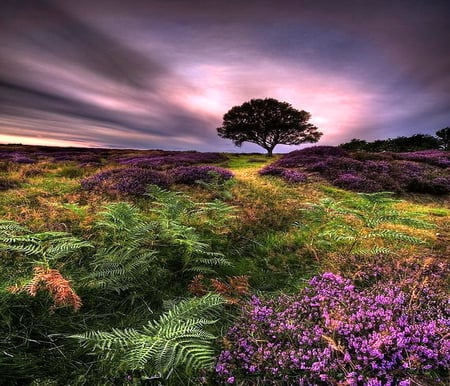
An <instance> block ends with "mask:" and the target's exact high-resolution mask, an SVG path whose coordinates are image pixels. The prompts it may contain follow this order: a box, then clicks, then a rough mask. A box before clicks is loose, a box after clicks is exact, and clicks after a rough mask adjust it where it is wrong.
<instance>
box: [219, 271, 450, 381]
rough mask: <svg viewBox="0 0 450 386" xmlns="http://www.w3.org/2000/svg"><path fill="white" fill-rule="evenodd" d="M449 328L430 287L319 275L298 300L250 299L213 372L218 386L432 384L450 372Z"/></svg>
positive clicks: (443, 304) (444, 307) (449, 313)
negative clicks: (360, 285) (361, 283)
mask: <svg viewBox="0 0 450 386" xmlns="http://www.w3.org/2000/svg"><path fill="white" fill-rule="evenodd" d="M410 288H411V287H410ZM449 327H450V309H449V307H448V301H444V300H443V299H442V298H441V297H439V296H438V295H437V294H436V293H435V292H434V291H433V290H432V288H431V287H429V286H426V285H424V286H422V287H421V288H415V289H414V290H406V289H403V288H401V287H399V286H397V285H395V283H394V282H387V283H386V282H384V283H383V282H380V283H379V284H378V285H375V286H373V287H370V288H364V289H357V288H356V287H355V286H354V285H353V284H352V282H351V281H350V280H348V279H344V278H343V277H341V276H338V275H335V274H332V273H325V274H323V275H321V276H317V277H314V278H313V279H312V280H311V281H310V282H309V286H308V287H306V288H305V289H304V290H303V291H302V292H301V293H300V294H298V295H294V296H287V295H284V296H281V297H279V298H277V299H269V300H262V299H260V298H258V297H256V296H254V297H253V298H252V299H251V301H250V302H249V303H248V304H247V305H246V306H244V307H243V310H242V314H241V316H240V317H239V319H238V320H237V322H236V323H235V324H234V326H233V327H232V328H231V329H230V330H229V331H228V333H227V336H226V339H225V342H226V349H225V350H223V351H222V352H221V354H220V356H219V359H218V362H217V364H216V367H215V371H216V375H217V377H218V382H221V383H222V384H235V383H236V384H243V383H242V382H244V384H246V385H257V384H272V385H274V384H278V385H281V384H286V385H293V384H298V385H337V384H341V385H349V386H350V385H351V386H362V385H372V386H375V385H402V386H406V385H412V384H413V383H412V380H413V379H415V377H421V379H426V380H428V381H430V382H432V384H438V382H439V377H445V376H448V372H447V371H448V368H449V366H450V338H449V335H448V331H449ZM442 384H443V383H442Z"/></svg>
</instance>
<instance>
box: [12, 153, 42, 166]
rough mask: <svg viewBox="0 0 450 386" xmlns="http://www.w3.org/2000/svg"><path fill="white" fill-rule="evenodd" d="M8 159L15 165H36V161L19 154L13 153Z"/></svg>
mask: <svg viewBox="0 0 450 386" xmlns="http://www.w3.org/2000/svg"><path fill="white" fill-rule="evenodd" d="M10 159H11V161H12V162H15V163H17V164H34V163H36V160H34V159H32V158H30V157H28V156H26V155H24V154H21V153H13V154H12V155H11V158H10Z"/></svg>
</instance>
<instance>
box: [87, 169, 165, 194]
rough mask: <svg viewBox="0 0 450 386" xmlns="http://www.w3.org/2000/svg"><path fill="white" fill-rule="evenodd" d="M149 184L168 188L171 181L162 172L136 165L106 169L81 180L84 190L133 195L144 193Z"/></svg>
mask: <svg viewBox="0 0 450 386" xmlns="http://www.w3.org/2000/svg"><path fill="white" fill-rule="evenodd" d="M148 185H158V186H160V187H162V188H166V187H168V185H169V183H168V180H167V178H166V176H165V175H164V174H162V173H160V172H157V171H154V170H150V169H141V168H136V167H130V168H123V169H111V170H106V171H103V172H100V173H97V174H94V175H93V176H90V177H87V178H84V179H83V180H82V181H81V188H82V189H84V190H90V191H96V192H104V193H109V194H120V195H131V196H140V195H143V194H144V193H145V192H146V190H147V186H148Z"/></svg>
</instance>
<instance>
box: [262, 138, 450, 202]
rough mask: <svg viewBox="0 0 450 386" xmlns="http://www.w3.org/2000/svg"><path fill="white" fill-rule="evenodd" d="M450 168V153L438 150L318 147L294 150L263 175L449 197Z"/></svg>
mask: <svg viewBox="0 0 450 386" xmlns="http://www.w3.org/2000/svg"><path fill="white" fill-rule="evenodd" d="M449 165H450V156H449V155H448V153H447V152H443V151H438V150H430V151H420V152H411V153H383V154H381V155H380V154H375V153H364V154H363V153H354V154H350V153H348V152H346V151H345V150H344V149H342V148H336V147H332V146H315V147H310V148H306V149H302V150H297V151H293V152H292V153H289V154H287V155H285V156H283V157H282V158H280V159H279V160H278V161H276V162H274V163H273V164H271V165H269V166H267V167H266V168H264V169H263V170H261V172H260V173H261V174H262V175H265V174H272V175H279V176H282V177H283V175H284V174H286V173H287V170H290V171H291V172H292V173H294V172H296V173H302V171H307V172H313V173H319V174H320V175H321V176H322V177H324V178H325V179H327V180H328V181H330V182H331V183H333V184H334V185H336V186H338V187H340V188H343V189H349V190H354V191H357V192H377V191H394V192H404V191H410V192H418V193H429V194H447V193H449V192H450V168H448V166H449ZM436 166H438V167H436ZM286 179H288V178H286Z"/></svg>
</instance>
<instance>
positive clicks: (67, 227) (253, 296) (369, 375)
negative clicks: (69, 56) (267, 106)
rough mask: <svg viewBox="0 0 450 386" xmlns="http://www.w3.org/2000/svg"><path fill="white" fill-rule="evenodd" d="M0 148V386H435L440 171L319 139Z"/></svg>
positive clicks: (439, 327) (442, 286)
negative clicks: (232, 148)
mask: <svg viewBox="0 0 450 386" xmlns="http://www.w3.org/2000/svg"><path fill="white" fill-rule="evenodd" d="M13 154H16V155H17V154H20V155H22V156H24V157H27V158H29V159H31V160H33V161H34V162H33V163H20V162H14V161H13V160H12V156H11V155H13ZM305 154H307V155H308V157H309V158H311V159H312V160H313V161H314V162H312V164H308V163H307V162H303V161H301V160H302V159H303V160H304V159H305V156H304V155H305ZM397 156H400V154H397ZM308 157H306V158H308ZM330 157H334V158H333V159H334V160H335V161H336V160H337V159H339V162H337V161H336V162H334V161H333V162H331V161H330V160H329V159H328V158H330ZM439 157H442V156H441V155H439ZM0 158H1V161H0V170H1V178H0V179H1V180H2V181H0V184H1V183H3V187H0V257H1V259H0V264H1V265H0V267H1V270H0V283H1V285H0V300H1V301H0V315H1V316H0V319H1V323H0V335H1V336H2V338H1V339H0V374H1V376H0V378H1V381H0V383H1V384H2V385H3V384H5V385H8V386H9V385H11V386H16V385H33V386H37V385H69V384H70V385H72V384H73V385H83V384H84V385H148V384H158V385H174V386H175V385H189V384H191V385H199V384H204V385H217V384H236V385H264V384H274V385H291V384H302V382H303V384H305V385H308V384H311V385H338V384H342V385H343V384H354V385H358V386H359V385H370V384H372V385H378V384H379V385H386V384H392V385H396V386H397V385H407V384H411V385H414V384H416V385H423V386H431V385H442V386H443V385H445V384H448V381H449V374H448V370H447V368H448V360H449V359H448V358H449V353H448V346H447V345H448V336H447V335H446V334H448V330H449V326H448V319H449V314H448V312H449V311H448V283H449V265H448V256H449V255H450V249H449V245H450V244H449V237H450V234H449V229H450V227H449V226H450V205H449V195H448V193H445V189H446V184H447V183H448V180H447V178H448V175H447V172H448V168H445V167H440V166H438V165H437V164H430V163H426V162H424V161H418V160H412V159H403V158H402V159H400V158H398V157H397V158H396V156H395V155H392V154H390V153H377V154H373V153H367V152H356V153H351V152H348V151H346V150H345V149H341V148H334V147H315V148H309V149H304V150H302V151H301V152H300V153H299V152H292V153H290V154H286V155H274V156H273V158H268V157H266V156H265V155H264V154H255V153H253V154H218V153H199V152H176V151H163V150H142V151H140V150H133V149H81V148H56V147H43V146H20V145H10V146H0ZM274 161H275V162H274ZM277 162H280V163H281V164H280V165H277ZM302 162H303V163H302ZM327 162H329V163H330V164H331V165H339V167H338V166H335V168H334V169H333V170H332V171H329V173H330V174H329V175H330V177H329V178H330V179H328V178H325V177H324V176H325V173H328V172H327ZM274 163H275V165H274ZM300 164H301V165H303V166H299V165H300ZM311 168H313V169H314V170H311ZM396 168H398V169H399V170H401V173H400V172H398V173H397V174H395V173H394V172H395V170H396ZM424 173H428V175H427V177H426V178H425V179H424V180H425V181H427V185H423V186H421V185H419V184H418V183H417V181H418V180H419V179H420V178H423V174H424ZM378 175H383V181H381V180H376V176H378ZM339 178H340V180H341V181H343V182H342V187H344V185H345V184H351V185H352V186H355V187H354V189H360V188H361V189H365V190H364V191H363V192H355V191H352V190H348V189H346V188H345V187H344V189H342V188H341V187H338V186H336V185H334V183H333V181H335V180H337V179H339ZM402 179H404V182H403V180H402ZM373 181H375V182H373ZM408 181H409V182H411V181H415V182H414V184H412V185H411V188H413V189H415V192H414V194H410V192H411V191H410V190H409V191H407V190H402V189H399V188H398V187H399V186H403V185H402V184H405V183H406V182H408ZM432 181H434V184H435V185H434V189H435V191H436V192H437V193H438V194H435V195H430V194H429V189H430V186H431V185H430V183H431V182H432ZM374 183H376V184H382V186H383V187H386V186H389V187H391V188H390V189H389V190H390V191H391V192H396V193H388V192H372V191H371V190H372V188H371V186H373V184H374ZM370 184H372V185H370ZM368 187H369V188H368ZM373 189H375V188H373ZM397 189H398V190H397ZM367 190H369V191H367ZM425 192H426V194H424V193H425ZM405 193H406V194H405Z"/></svg>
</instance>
